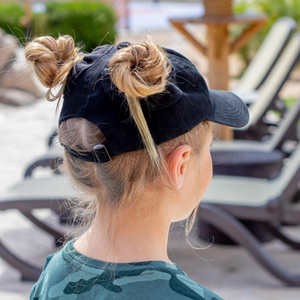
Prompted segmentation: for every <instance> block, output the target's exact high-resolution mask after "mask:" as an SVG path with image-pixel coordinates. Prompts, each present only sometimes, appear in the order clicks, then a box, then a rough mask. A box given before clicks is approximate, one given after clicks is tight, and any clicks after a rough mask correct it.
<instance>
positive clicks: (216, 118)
mask: <svg viewBox="0 0 300 300" xmlns="http://www.w3.org/2000/svg"><path fill="white" fill-rule="evenodd" d="M25 54H26V58H27V60H28V61H30V62H32V63H33V64H34V67H35V70H36V73H37V75H38V76H39V78H40V80H41V82H42V83H43V84H44V85H45V86H46V87H48V88H49V91H48V93H47V99H48V100H50V101H53V100H55V99H58V98H60V97H61V96H62V95H63V96H64V103H63V106H62V110H61V114H60V121H59V123H60V125H59V140H60V142H61V144H62V145H63V146H64V147H65V150H66V151H65V157H64V163H65V166H66V168H67V170H68V173H69V174H70V176H71V178H72V179H73V181H74V182H75V183H76V185H77V186H78V187H79V188H80V189H81V190H83V191H84V192H86V194H88V195H90V196H91V198H93V199H94V200H93V201H92V200H90V203H89V204H88V205H91V204H93V205H94V207H97V209H99V208H104V207H105V208H111V209H112V211H115V212H119V211H121V210H124V209H126V210H127V209H132V208H133V207H141V206H140V203H139V200H140V199H142V198H143V195H145V194H147V193H149V192H151V193H152V194H157V197H156V198H157V202H156V203H143V204H142V206H143V207H144V208H145V207H146V209H150V208H151V207H156V208H157V207H158V205H160V204H159V195H160V193H168V192H167V191H168V190H176V191H178V192H180V191H181V192H182V193H181V194H182V195H183V196H184V195H185V196H186V197H187V199H186V201H191V202H192V204H190V205H191V207H190V208H188V209H187V211H186V212H183V213H182V216H179V215H178V216H176V217H174V218H175V219H180V218H181V217H183V216H185V215H186V213H188V212H189V210H190V211H191V210H192V209H193V208H195V206H196V205H197V203H198V202H199V201H200V198H201V197H202V195H203V193H204V192H205V189H206V187H207V185H208V183H209V181H210V179H211V160H210V155H209V144H210V142H211V136H212V125H211V122H210V121H213V122H217V123H221V124H225V125H229V126H234V127H242V126H244V125H246V123H247V122H248V117H249V116H248V111H247V108H246V106H245V105H244V104H243V103H242V101H241V100H240V99H239V98H238V97H236V96H235V95H233V94H231V93H229V92H221V91H209V90H208V89H207V86H206V84H205V81H204V79H203V78H202V76H201V75H200V73H199V72H198V71H197V69H196V68H195V66H194V65H193V64H192V63H191V62H190V61H189V60H188V59H187V58H185V57H184V56H182V55H181V54H179V53H177V52H175V51H173V50H171V49H163V48H160V47H159V46H157V45H155V44H154V43H153V42H151V41H146V42H143V43H141V44H134V45H131V44H130V43H121V44H119V45H118V46H112V45H106V46H102V47H98V48H96V49H95V50H94V51H93V53H92V54H89V55H86V56H84V55H83V54H82V53H80V51H79V49H77V48H76V47H75V46H74V41H73V39H72V38H71V37H68V36H62V37H59V38H58V39H57V40H55V39H53V38H51V37H46V36H45V37H39V38H36V39H34V40H33V41H32V42H30V43H29V44H28V45H27V46H26V52H25ZM54 88H55V89H54ZM188 160H190V162H191V161H192V162H193V166H192V168H191V163H189V168H187V167H186V166H187V161H188ZM197 185H198V186H199V188H197ZM201 185H203V188H201ZM195 190H196V191H195ZM191 197H192V198H193V197H194V198H198V200H197V201H196V199H195V200H191V199H190V198H191ZM93 205H92V206H93ZM185 207H189V205H185ZM175 214H176V213H175Z"/></svg>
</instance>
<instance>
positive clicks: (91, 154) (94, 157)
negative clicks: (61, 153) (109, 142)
mask: <svg viewBox="0 0 300 300" xmlns="http://www.w3.org/2000/svg"><path fill="white" fill-rule="evenodd" d="M61 145H62V146H63V147H64V148H65V149H66V151H67V152H68V153H70V154H71V155H72V156H74V157H77V158H79V159H81V160H84V161H87V162H96V163H102V164H104V163H108V162H110V161H111V156H110V155H109V153H108V151H107V149H106V147H105V145H103V144H99V145H96V146H95V147H94V148H93V150H92V151H87V152H77V151H75V150H73V149H71V148H70V147H68V146H66V145H64V144H61Z"/></svg>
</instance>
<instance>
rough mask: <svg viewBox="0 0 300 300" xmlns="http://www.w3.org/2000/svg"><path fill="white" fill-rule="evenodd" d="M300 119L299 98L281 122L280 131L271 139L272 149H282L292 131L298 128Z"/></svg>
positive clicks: (270, 145)
mask: <svg viewBox="0 0 300 300" xmlns="http://www.w3.org/2000/svg"><path fill="white" fill-rule="evenodd" d="M299 118H300V98H298V99H297V100H296V102H295V104H294V105H293V106H292V107H291V108H290V109H289V110H288V112H287V113H286V114H285V115H284V117H283V120H282V121H281V122H280V124H279V127H278V129H277V130H276V132H275V133H274V134H273V136H272V138H271V139H270V144H269V147H270V149H272V150H274V149H281V147H282V145H283V144H284V142H285V141H286V140H287V139H288V138H289V133H290V131H291V130H293V129H294V127H295V126H297V123H298V120H299Z"/></svg>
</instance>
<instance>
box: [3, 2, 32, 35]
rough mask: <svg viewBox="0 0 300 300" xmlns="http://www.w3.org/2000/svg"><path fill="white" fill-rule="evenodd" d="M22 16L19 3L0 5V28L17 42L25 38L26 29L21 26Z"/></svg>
mask: <svg viewBox="0 0 300 300" xmlns="http://www.w3.org/2000/svg"><path fill="white" fill-rule="evenodd" d="M23 16H24V11H23V5H22V4H21V3H0V28H2V29H3V30H5V31H6V32H7V33H9V34H13V35H15V36H16V37H17V38H18V39H19V40H22V39H23V38H24V37H25V36H26V32H27V29H26V28H25V27H24V26H22V25H21V20H22V17H23Z"/></svg>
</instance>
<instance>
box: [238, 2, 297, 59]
mask: <svg viewBox="0 0 300 300" xmlns="http://www.w3.org/2000/svg"><path fill="white" fill-rule="evenodd" d="M234 10H235V13H236V14H244V13H258V14H265V15H267V17H268V21H267V23H266V25H265V27H264V28H263V29H262V30H261V31H260V32H259V33H257V34H256V35H255V36H254V37H253V38H252V39H251V40H250V41H249V42H248V43H247V45H246V46H244V47H243V48H242V49H241V50H240V54H241V56H242V58H243V60H244V61H245V63H246V64H248V63H249V61H250V60H251V59H252V57H253V56H254V55H255V53H256V51H257V49H258V48H259V46H260V44H261V43H262V41H263V40H264V38H265V36H266V35H267V33H268V31H269V30H270V28H271V27H272V25H273V23H274V22H275V21H276V20H277V19H278V18H280V17H283V16H289V17H291V18H293V19H294V20H295V21H296V22H297V24H298V30H299V29H300V1H299V0H239V1H236V2H235V5H234ZM241 30H242V28H241V27H239V28H237V27H236V28H234V30H233V36H237V35H238V34H239V32H240V31H241Z"/></svg>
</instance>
